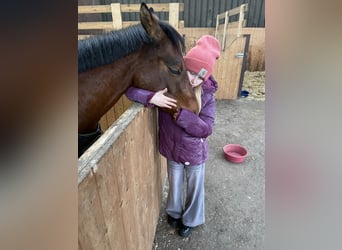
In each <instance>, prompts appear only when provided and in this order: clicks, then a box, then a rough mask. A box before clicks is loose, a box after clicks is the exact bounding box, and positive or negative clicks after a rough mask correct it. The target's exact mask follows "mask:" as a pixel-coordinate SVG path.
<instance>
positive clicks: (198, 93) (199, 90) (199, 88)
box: [194, 84, 202, 114]
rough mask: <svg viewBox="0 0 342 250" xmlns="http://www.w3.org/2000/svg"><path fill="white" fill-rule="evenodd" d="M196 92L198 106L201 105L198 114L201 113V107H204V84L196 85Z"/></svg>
mask: <svg viewBox="0 0 342 250" xmlns="http://www.w3.org/2000/svg"><path fill="white" fill-rule="evenodd" d="M194 92H195V96H196V99H197V103H198V107H199V110H198V114H199V113H200V111H201V107H202V84H200V85H198V86H196V87H194Z"/></svg>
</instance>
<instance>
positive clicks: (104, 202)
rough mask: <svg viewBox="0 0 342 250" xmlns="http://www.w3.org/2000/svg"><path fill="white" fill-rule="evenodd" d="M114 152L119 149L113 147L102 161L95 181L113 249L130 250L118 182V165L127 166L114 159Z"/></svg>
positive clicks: (97, 169) (96, 172)
mask: <svg viewBox="0 0 342 250" xmlns="http://www.w3.org/2000/svg"><path fill="white" fill-rule="evenodd" d="M114 150H118V148H117V147H115V148H114V146H113V147H111V148H110V149H109V150H108V151H107V153H106V154H105V155H104V156H103V157H102V158H101V159H100V161H99V163H98V166H99V167H98V168H96V171H95V179H96V185H97V190H98V194H99V196H100V198H101V206H102V211H103V218H104V221H105V224H106V229H107V231H106V234H107V235H108V240H109V243H110V246H111V249H129V248H127V240H126V235H125V233H124V230H122V229H123V228H124V227H125V223H124V220H123V216H122V213H123V208H122V206H121V197H120V194H119V187H118V185H119V183H118V180H117V165H118V164H122V165H125V163H124V162H122V161H119V162H117V160H118V159H114V154H113V151H114Z"/></svg>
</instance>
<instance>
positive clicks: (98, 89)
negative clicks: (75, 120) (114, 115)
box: [78, 54, 138, 126]
mask: <svg viewBox="0 0 342 250" xmlns="http://www.w3.org/2000/svg"><path fill="white" fill-rule="evenodd" d="M137 62H138V60H137V56H136V55H135V54H130V55H128V56H126V57H123V58H121V59H119V60H118V61H115V62H114V63H112V64H108V65H104V66H101V67H98V68H95V69H93V70H90V71H86V72H83V73H81V74H80V75H79V93H78V94H79V96H82V97H85V96H89V98H81V99H82V100H85V101H84V103H79V118H80V117H83V115H80V114H81V113H83V114H84V113H87V115H85V116H86V117H92V118H93V122H92V124H97V122H98V121H99V120H100V118H101V117H102V116H103V115H104V114H105V113H106V112H107V111H108V110H109V109H110V108H111V107H112V106H113V105H114V104H115V103H116V102H117V101H118V100H119V99H120V97H121V96H122V94H124V93H125V92H126V90H127V89H128V88H129V86H130V85H131V84H132V81H133V79H132V76H133V74H132V72H130V71H132V70H133V69H134V68H136V67H138V65H136V64H137ZM79 100H80V98H79ZM84 122H85V123H88V122H89V121H84ZM81 123H82V121H79V126H82V125H81Z"/></svg>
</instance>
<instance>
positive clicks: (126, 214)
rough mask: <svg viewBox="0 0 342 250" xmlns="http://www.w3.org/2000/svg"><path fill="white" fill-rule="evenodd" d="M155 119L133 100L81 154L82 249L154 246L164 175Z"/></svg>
mask: <svg viewBox="0 0 342 250" xmlns="http://www.w3.org/2000/svg"><path fill="white" fill-rule="evenodd" d="M157 124H158V123H157V111H156V109H148V108H143V107H142V106H141V105H139V104H133V105H132V107H131V108H129V109H128V110H127V111H126V112H124V114H123V115H122V116H121V117H120V118H119V119H118V120H117V121H116V122H115V123H114V124H113V125H112V126H110V127H109V128H108V129H107V131H106V132H105V133H104V134H103V135H102V136H101V137H100V139H99V140H98V141H97V142H96V143H95V144H93V145H92V147H91V148H90V149H89V150H88V151H87V152H86V153H85V154H84V155H83V156H82V157H81V158H80V159H79V165H78V199H79V207H78V214H79V215H78V217H79V218H78V221H79V225H78V235H79V236H78V237H79V238H78V242H79V249H83V250H84V249H123V250H124V249H129V250H130V249H143V250H145V249H151V246H152V242H153V239H154V234H155V229H156V225H157V222H158V216H159V209H160V206H161V199H162V190H163V186H164V182H165V176H166V160H165V158H163V157H162V156H161V155H160V154H159V152H158V147H157V145H158V141H157V140H158V139H157Z"/></svg>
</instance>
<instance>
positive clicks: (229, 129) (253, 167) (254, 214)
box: [152, 98, 265, 250]
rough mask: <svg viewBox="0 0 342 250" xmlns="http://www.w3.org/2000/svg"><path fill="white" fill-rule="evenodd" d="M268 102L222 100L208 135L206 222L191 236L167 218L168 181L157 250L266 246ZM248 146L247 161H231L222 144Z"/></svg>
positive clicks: (157, 237)
mask: <svg viewBox="0 0 342 250" xmlns="http://www.w3.org/2000/svg"><path fill="white" fill-rule="evenodd" d="M264 104H265V103H264V101H256V100H249V99H248V98H246V99H245V98H240V99H237V100H219V101H217V106H216V107H217V108H216V122H215V128H214V132H213V134H212V135H211V136H210V137H209V150H210V151H209V160H208V162H207V164H206V177H205V189H206V191H205V192H206V194H205V197H206V198H205V211H206V222H205V224H204V225H201V226H199V227H197V228H196V229H194V231H193V232H192V234H191V235H190V236H189V237H187V238H182V237H180V236H178V234H177V232H176V231H175V230H174V229H173V228H171V227H170V226H169V225H168V224H167V221H166V214H165V203H166V197H167V189H168V185H167V183H166V186H165V190H164V193H163V203H162V207H161V211H160V216H159V221H158V226H157V229H156V235H155V239H154V244H153V246H152V249H175V250H178V249H185V250H187V249H190V250H193V249H203V250H209V249H215V250H220V249H224V250H238V249H241V250H249V249H263V243H264V233H265V160H264V149H265V137H264V135H265V113H264ZM228 143H237V144H241V145H243V146H245V147H246V148H247V150H248V156H247V158H246V160H245V161H244V162H243V163H239V164H234V163H230V162H228V161H227V160H226V159H225V158H224V156H223V151H222V147H223V146H224V145H225V144H228Z"/></svg>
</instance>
